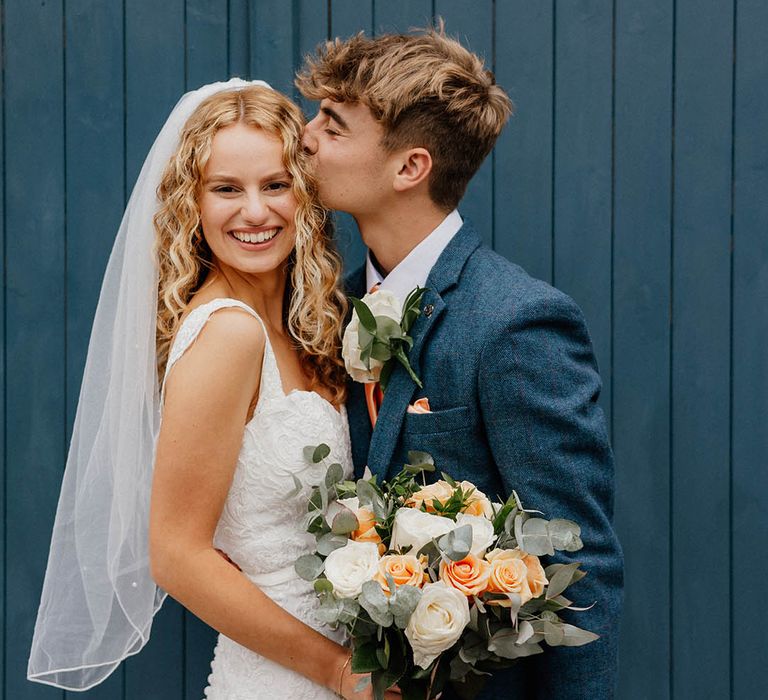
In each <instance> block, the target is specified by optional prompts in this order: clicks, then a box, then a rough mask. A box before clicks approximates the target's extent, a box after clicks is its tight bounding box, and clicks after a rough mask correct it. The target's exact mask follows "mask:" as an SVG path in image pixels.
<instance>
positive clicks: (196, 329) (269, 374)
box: [161, 298, 282, 397]
mask: <svg viewBox="0 0 768 700" xmlns="http://www.w3.org/2000/svg"><path fill="white" fill-rule="evenodd" d="M232 308H238V309H242V310H243V311H245V312H247V313H249V314H250V315H251V316H253V317H254V318H255V319H256V320H257V321H258V322H259V323H260V324H261V328H262V330H263V331H264V338H265V343H264V361H263V363H262V376H261V389H260V391H259V393H260V394H261V395H264V393H265V392H266V391H272V390H273V389H280V390H281V391H282V384H281V382H280V373H279V371H278V369H277V362H276V360H275V356H274V353H273V352H272V345H271V344H270V342H269V334H268V333H267V328H266V326H265V325H264V321H262V320H261V317H260V316H259V315H258V314H257V313H256V312H255V311H254V310H253V309H252V308H251V307H250V306H248V304H245V303H243V302H242V301H240V300H239V299H226V298H222V299H214V300H213V301H209V302H208V303H207V304H203V305H201V306H198V307H197V308H196V309H193V310H192V311H190V312H189V314H188V315H187V317H186V318H185V319H184V320H183V321H182V323H181V326H180V328H179V330H178V331H177V333H176V338H175V339H174V341H173V344H172V345H171V350H170V352H169V354H168V363H167V365H166V367H165V376H164V377H163V385H162V387H161V397H162V396H163V395H164V393H165V382H166V381H167V379H168V373H169V372H170V371H171V368H172V367H173V365H175V364H176V362H178V360H179V359H180V358H181V356H182V355H183V354H184V353H185V352H186V351H187V350H188V349H189V347H190V346H191V345H192V343H194V342H195V339H196V338H197V336H198V335H200V332H201V331H202V330H203V328H205V324H206V323H207V322H208V320H209V319H210V318H211V316H212V315H213V314H214V313H215V312H216V311H218V310H219V309H232Z"/></svg>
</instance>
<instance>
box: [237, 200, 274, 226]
mask: <svg viewBox="0 0 768 700" xmlns="http://www.w3.org/2000/svg"><path fill="white" fill-rule="evenodd" d="M268 214H269V206H268V205H267V202H266V201H265V200H264V198H263V197H262V196H260V194H249V195H248V196H246V197H245V199H244V200H243V203H242V207H240V215H241V216H242V217H243V219H244V220H245V221H247V222H248V223H249V224H261V223H263V222H264V220H265V219H266V218H267V216H268Z"/></svg>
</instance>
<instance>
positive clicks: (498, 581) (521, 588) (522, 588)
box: [485, 549, 533, 608]
mask: <svg viewBox="0 0 768 700" xmlns="http://www.w3.org/2000/svg"><path fill="white" fill-rule="evenodd" d="M485 558H486V559H487V560H488V561H489V562H490V567H491V572H490V576H489V578H488V592H489V593H517V594H518V595H519V596H520V604H521V605H524V604H525V603H527V602H528V601H529V600H530V599H531V598H532V597H533V594H532V593H531V587H530V585H529V583H528V567H527V566H526V565H525V562H524V561H523V553H522V552H521V551H520V550H519V549H494V550H492V551H490V552H488V554H486V555H485ZM488 602H489V603H491V604H492V605H501V606H502V607H505V608H508V607H510V606H511V603H510V601H509V600H504V599H500V600H491V601H488Z"/></svg>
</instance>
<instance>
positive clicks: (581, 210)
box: [553, 0, 613, 422]
mask: <svg viewBox="0 0 768 700" xmlns="http://www.w3.org/2000/svg"><path fill="white" fill-rule="evenodd" d="M612 23H613V9H612V3H611V1H610V0H576V1H574V2H569V3H558V4H557V5H556V17H555V95H556V98H555V173H554V274H553V281H554V284H555V285H556V286H557V287H559V288H560V289H562V290H563V291H565V292H566V293H568V294H570V295H571V296H572V297H573V298H574V299H575V300H576V302H577V303H578V304H579V306H580V307H581V308H582V309H583V311H584V314H585V316H586V318H587V322H588V324H589V330H590V333H591V335H592V339H593V342H594V346H595V354H596V356H597V360H598V363H599V364H600V370H601V376H602V379H603V393H602V395H601V401H600V403H601V405H602V407H603V410H604V411H605V412H606V418H608V420H609V422H610V409H611V406H610V396H611V374H610V369H611V245H612V242H611V185H612V182H611V178H612V173H611V159H612V144H611V130H612V127H613V124H612V59H613V47H612Z"/></svg>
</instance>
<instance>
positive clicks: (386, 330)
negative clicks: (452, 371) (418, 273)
mask: <svg viewBox="0 0 768 700" xmlns="http://www.w3.org/2000/svg"><path fill="white" fill-rule="evenodd" d="M426 291H427V290H426V288H425V287H416V289H414V290H413V291H412V292H411V293H410V294H409V295H408V297H407V298H406V300H405V303H404V304H403V306H402V307H401V306H400V301H399V300H398V298H397V297H396V296H395V295H394V294H393V293H392V292H390V291H389V290H386V289H377V290H376V291H374V292H371V293H370V294H366V295H365V296H364V297H363V298H362V299H358V298H356V297H350V301H351V302H352V305H353V306H354V311H352V318H351V320H350V322H349V323H348V324H347V327H346V329H345V330H344V338H343V340H342V349H341V354H342V356H343V358H344V365H345V366H346V368H347V372H348V373H349V376H350V377H352V379H353V380H354V381H356V382H362V383H370V382H379V384H380V386H381V390H382V391H385V390H386V388H387V383H388V382H389V377H390V375H391V374H392V370H393V369H394V368H395V362H399V363H400V364H401V365H402V366H403V367H404V368H405V370H406V372H408V374H409V375H410V377H411V379H413V381H414V382H416V384H418V386H419V387H421V386H422V384H421V380H420V379H419V378H418V377H417V376H416V374H415V372H414V371H413V368H412V367H411V364H410V362H408V351H409V350H410V349H411V347H413V339H412V338H411V337H410V336H409V335H408V332H409V331H410V329H411V327H412V326H413V323H414V321H415V320H416V319H417V318H418V317H419V315H420V314H421V309H420V304H421V299H422V297H423V296H424V292H426Z"/></svg>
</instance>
